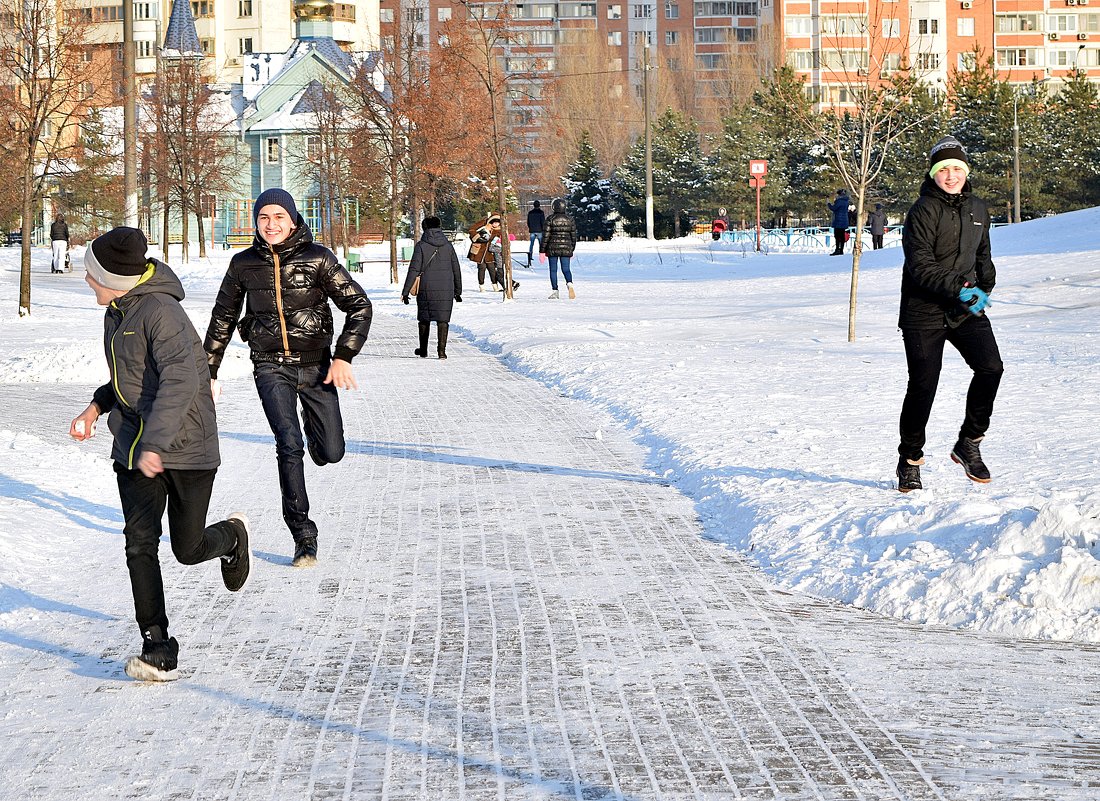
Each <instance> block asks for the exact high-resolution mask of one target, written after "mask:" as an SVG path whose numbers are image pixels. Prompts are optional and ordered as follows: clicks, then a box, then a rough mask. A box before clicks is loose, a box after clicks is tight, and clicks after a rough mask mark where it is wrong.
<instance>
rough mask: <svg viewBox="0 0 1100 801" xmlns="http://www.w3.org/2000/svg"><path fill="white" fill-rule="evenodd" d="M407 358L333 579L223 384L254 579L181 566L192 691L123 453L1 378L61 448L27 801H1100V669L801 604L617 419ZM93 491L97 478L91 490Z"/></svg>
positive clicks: (324, 527)
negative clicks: (157, 641) (140, 534)
mask: <svg viewBox="0 0 1100 801" xmlns="http://www.w3.org/2000/svg"><path fill="white" fill-rule="evenodd" d="M414 336H415V327H414V325H412V324H410V323H408V322H402V323H397V322H395V321H393V320H390V319H387V318H385V317H381V318H380V319H377V320H376V323H375V327H374V329H373V331H372V335H371V343H370V345H369V346H368V349H367V351H366V352H365V353H364V354H363V356H362V357H360V358H359V359H358V360H357V362H356V371H357V375H358V377H359V378H360V382H361V390H360V391H358V392H352V393H344V394H343V402H344V410H345V424H346V434H347V440H348V456H347V458H346V459H345V460H344V462H343V463H341V464H339V465H335V466H330V467H326V468H324V469H316V468H314V467H313V465H312V464H309V465H307V471H308V472H307V481H308V484H309V487H310V491H311V500H312V502H313V507H314V511H315V518H316V519H317V521H318V523H319V525H320V529H321V537H320V554H319V557H320V564H319V566H318V567H317V568H316V569H307V570H296V569H293V568H291V567H290V566H289V553H290V550H291V540H290V537H289V534H288V533H287V531H286V529H285V527H284V525H283V523H282V520H281V518H280V514H279V501H278V489H277V481H276V474H275V460H274V447H273V445H272V444H271V437H270V433H269V431H268V430H267V426H266V421H265V420H264V418H263V415H262V413H261V411H260V406H259V402H258V400H257V399H256V396H255V392H254V389H253V387H252V385H251V382H250V381H248V380H237V381H230V382H227V384H226V387H225V394H224V395H223V398H222V400H221V402H220V405H219V416H220V425H221V430H222V443H223V458H224V463H223V467H222V469H221V472H220V474H219V482H218V484H217V485H216V492H215V498H214V503H213V506H212V514H222V513H228V512H230V511H233V510H238V509H239V510H242V511H244V512H246V513H247V514H248V515H249V516H250V518H251V520H252V522H253V529H254V534H253V546H254V549H255V550H256V557H257V559H256V564H255V567H254V573H253V577H252V581H251V583H250V584H249V586H248V587H247V588H246V589H245V590H244V591H243V592H241V593H240V594H236V595H231V594H229V593H227V592H225V590H224V589H223V588H222V586H221V582H220V579H219V574H218V568H217V565H216V564H207V565H200V566H197V567H183V566H180V565H178V564H176V563H175V562H173V561H172V559H171V553H170V550H169V548H168V547H167V545H165V547H164V548H162V551H161V553H162V559H163V560H164V561H165V563H166V565H165V580H166V585H167V591H168V610H169V615H170V617H171V619H172V633H173V634H174V635H175V636H177V637H178V638H179V640H180V644H181V652H180V668H181V673H182V674H183V678H182V679H181V680H180V681H178V682H175V683H172V684H167V685H144V684H139V683H135V682H132V681H130V680H128V679H127V678H126V677H125V676H124V674H123V673H122V663H123V661H124V659H125V657H126V656H127V655H129V654H130V653H132V652H133V651H134V650H135V647H136V646H137V645H138V640H137V632H136V629H135V626H134V624H133V622H132V603H131V600H130V595H129V586H128V582H127V578H126V573H125V567H124V564H123V554H122V539H121V534H120V530H121V518H120V515H119V513H118V500H117V496H116V495H115V494H114V485H113V480H112V478H111V476H110V471H109V464H108V462H107V459H106V456H105V454H106V452H107V447H106V441H105V438H106V431H105V430H104V431H103V432H102V433H101V437H103V440H104V441H99V442H98V443H97V453H99V455H98V456H95V457H92V456H89V455H88V453H89V450H88V449H87V448H84V449H83V450H81V449H80V448H78V447H77V446H75V445H73V444H72V443H71V442H70V441H68V439H67V437H65V435H64V432H65V428H66V425H67V421H68V420H69V419H70V418H71V417H72V415H73V414H75V413H76V412H77V411H79V409H80V408H82V407H83V404H84V402H85V400H86V397H87V395H86V394H84V388H80V391H79V392H76V388H74V387H72V386H66V385H47V384H39V385H29V386H28V385H10V384H9V385H7V386H5V387H4V395H5V403H4V404H3V409H2V411H0V429H3V430H6V431H14V432H32V433H31V434H30V435H28V436H31V437H33V438H34V439H33V441H31V447H28V446H26V443H25V442H24V441H23V440H21V439H19V438H18V437H17V438H16V440H15V441H14V442H13V444H12V447H11V451H10V453H9V455H8V456H6V457H4V462H3V464H4V467H3V471H2V472H3V475H0V490H2V493H3V495H4V496H6V498H7V500H9V501H11V500H16V501H18V502H19V503H22V504H24V506H25V514H27V515H35V516H36V518H48V519H49V520H50V521H51V527H52V530H54V531H56V536H57V541H55V542H50V543H44V544H43V548H42V553H41V555H40V558H35V557H36V555H34V554H31V555H29V556H28V558H27V560H26V565H25V567H23V568H22V569H21V570H20V571H19V573H18V574H17V575H15V576H13V577H12V580H13V581H18V582H20V586H9V587H8V588H7V590H6V592H5V594H4V595H3V596H2V597H3V598H5V599H7V598H12V599H15V601H14V602H13V603H11V604H5V606H4V607H3V608H0V715H2V718H0V788H2V789H3V793H2V795H3V797H4V798H10V799H47V798H74V799H130V798H141V799H271V800H272V801H284V800H285V799H322V798H324V799H330V798H344V799H375V798H379V799H382V798H384V799H392V800H393V801H397V800H398V799H501V800H502V801H503V800H504V799H508V801H511V800H512V799H536V798H571V799H696V798H699V799H713V800H714V801H717V800H718V799H785V800H786V799H790V800H792V801H793V800H794V799H867V800H868V801H880V800H881V799H941V798H944V799H956V798H959V799H987V798H988V799H1016V798H1019V799H1032V800H1034V799H1059V801H1066V800H1067V799H1078V798H1079V799H1086V798H1095V797H1096V794H1097V793H1100V744H1098V743H1097V741H1096V739H1095V736H1094V735H1095V731H1096V724H1095V720H1094V717H1095V709H1096V706H1095V703H1096V701H1097V695H1096V692H1095V690H1094V686H1093V683H1094V679H1095V676H1096V665H1097V661H1098V658H1100V654H1098V650H1100V649H1097V648H1096V647H1090V646H1081V645H1072V644H1060V643H1046V642H1034V641H1026V642H1022V641H1017V640H1011V639H1007V638H996V637H989V636H982V635H977V634H973V633H965V632H956V631H948V630H942V629H928V628H922V627H917V626H912V625H907V624H904V623H898V622H895V621H891V620H886V619H882V618H878V617H874V616H871V615H869V614H866V613H862V612H860V611H858V610H853V609H850V608H845V607H841V606H838V605H835V604H832V603H823V602H819V601H815V600H813V599H810V598H806V597H800V596H794V595H791V594H789V593H787V592H784V591H782V590H780V589H777V588H776V587H775V586H774V585H773V584H771V583H770V582H769V581H768V580H767V579H766V577H763V576H762V575H761V574H760V573H758V572H757V571H756V570H755V569H753V568H751V567H749V566H747V565H746V564H745V563H743V562H742V561H741V560H739V559H738V557H737V555H736V554H734V553H732V552H730V551H729V550H728V549H726V548H723V547H722V546H720V545H718V544H715V543H712V542H708V541H705V540H704V539H702V538H701V536H700V532H701V528H700V525H699V523H698V521H697V519H696V516H695V512H694V509H693V506H692V504H691V503H690V502H689V501H688V500H687V499H685V498H684V497H683V496H681V495H680V494H678V493H677V492H676V491H675V490H673V489H671V488H670V487H669V486H668V485H667V483H666V482H664V481H663V480H662V479H660V478H659V477H657V476H654V475H653V474H651V473H650V472H648V471H647V470H646V468H645V467H644V454H643V453H642V451H641V450H640V449H639V448H638V447H637V446H635V445H634V444H632V443H631V442H630V441H629V440H628V439H627V438H626V437H625V435H624V434H623V433H622V432H621V431H620V430H618V429H617V428H616V427H615V426H614V425H613V424H612V423H611V422H610V420H609V418H607V417H605V416H603V415H602V414H601V413H599V412H596V411H593V409H592V408H591V407H589V406H586V405H585V404H583V403H580V402H577V401H573V400H569V399H566V398H563V397H561V396H560V395H558V394H557V393H555V392H553V391H551V390H548V389H546V388H545V387H543V386H542V385H540V384H538V383H536V382H534V381H532V380H529V379H526V378H522V377H519V376H517V375H515V374H512V373H510V372H508V371H507V370H506V369H505V368H504V367H503V366H502V365H501V364H500V363H499V361H498V360H496V359H494V358H492V357H490V356H486V355H483V354H481V353H478V352H477V351H475V350H473V349H471V348H469V347H467V346H465V345H464V344H463V343H462V342H461V341H460V340H457V339H456V340H455V341H452V343H451V345H450V348H449V351H450V356H451V358H450V359H449V360H448V361H446V362H439V361H437V360H436V359H434V358H429V359H426V360H424V359H418V358H415V357H414V356H413V355H412V348H413V347H414ZM434 346H435V343H434V331H433V340H432V343H431V345H430V350H431V352H433V353H434ZM74 394H75V395H76V396H77V397H75V398H74ZM21 442H22V443H23V444H22V445H20V443H21ZM34 449H38V454H37V456H36V457H34V458H31V457H28V458H26V459H25V460H22V457H21V455H20V454H21V453H23V451H24V450H34ZM43 454H45V455H43ZM69 471H80V472H81V474H89V475H91V474H93V473H94V475H95V476H96V477H97V478H96V479H95V480H88V479H84V480H82V481H81V482H80V484H79V488H82V489H83V490H84V492H85V495H86V497H85V496H80V495H78V494H74V492H73V491H72V487H71V482H68V481H67V480H66V474H67V473H68V472H69ZM91 490H95V491H94V492H93V491H91ZM58 576H67V577H68V578H67V580H64V581H62V580H59V579H58V578H57V577H58ZM45 577H49V578H50V580H48V581H46V580H45ZM41 587H46V588H48V590H49V594H47V595H44V594H41V589H40V588H41ZM58 588H63V589H58Z"/></svg>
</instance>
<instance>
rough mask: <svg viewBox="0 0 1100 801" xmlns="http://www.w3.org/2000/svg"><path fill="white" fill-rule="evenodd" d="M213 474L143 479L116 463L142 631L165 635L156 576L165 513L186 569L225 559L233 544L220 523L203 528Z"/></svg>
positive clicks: (228, 527)
mask: <svg viewBox="0 0 1100 801" xmlns="http://www.w3.org/2000/svg"><path fill="white" fill-rule="evenodd" d="M217 472H218V471H217V470H165V471H164V472H163V473H160V474H159V475H156V476H154V477H153V478H146V477H145V476H144V475H143V474H142V472H141V471H140V470H127V469H126V468H125V467H123V466H122V465H120V464H119V463H118V462H115V476H116V478H117V479H118V495H119V498H120V499H121V500H122V514H123V517H125V519H126V525H125V528H124V529H123V534H124V535H125V537H126V567H127V569H128V570H129V571H130V587H131V589H132V590H133V592H134V611H135V614H136V617H137V623H138V626H139V628H140V630H141V631H143V632H144V631H147V630H148V629H149V627H150V626H160V627H161V629H162V630H163V631H164V632H165V633H166V634H167V632H168V616H167V615H166V614H165V611H164V583H163V581H162V580H161V575H160V559H159V558H158V556H157V550H158V548H159V546H160V535H161V533H162V529H161V518H163V517H164V509H165V507H166V506H167V508H168V535H169V538H170V539H171V541H172V553H173V554H175V556H176V560H177V561H179V562H182V563H183V564H185V565H197V564H198V563H199V562H205V561H207V560H208V559H216V558H217V557H219V556H223V555H224V554H227V553H229V552H230V551H232V550H233V548H234V546H235V545H236V544H237V531H236V529H235V527H234V525H233V524H232V523H230V522H229V521H227V520H223V521H221V522H219V523H215V524H214V525H212V526H207V525H206V512H207V509H208V508H209V507H210V491H211V490H212V489H213V487H214V474H215V473H217Z"/></svg>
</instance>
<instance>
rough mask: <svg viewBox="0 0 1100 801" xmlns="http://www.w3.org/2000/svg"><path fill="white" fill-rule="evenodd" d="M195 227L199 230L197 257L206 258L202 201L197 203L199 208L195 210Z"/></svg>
mask: <svg viewBox="0 0 1100 801" xmlns="http://www.w3.org/2000/svg"><path fill="white" fill-rule="evenodd" d="M195 227H196V228H197V229H198V232H199V258H200V259H205V258H206V226H205V225H204V224H203V219H202V203H201V202H200V203H199V208H198V210H197V211H196V212H195Z"/></svg>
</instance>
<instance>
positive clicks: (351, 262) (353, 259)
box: [348, 253, 363, 273]
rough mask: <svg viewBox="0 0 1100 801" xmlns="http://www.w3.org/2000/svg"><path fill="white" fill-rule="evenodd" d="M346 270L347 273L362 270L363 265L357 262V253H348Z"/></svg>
mask: <svg viewBox="0 0 1100 801" xmlns="http://www.w3.org/2000/svg"><path fill="white" fill-rule="evenodd" d="M348 272H349V273H361V272H363V265H362V264H360V263H359V254H358V253H349V254H348Z"/></svg>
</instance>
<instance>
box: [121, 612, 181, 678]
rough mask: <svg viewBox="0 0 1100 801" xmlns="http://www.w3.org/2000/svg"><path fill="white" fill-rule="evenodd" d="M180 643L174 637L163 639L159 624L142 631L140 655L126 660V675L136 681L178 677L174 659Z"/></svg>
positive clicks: (178, 651)
mask: <svg viewBox="0 0 1100 801" xmlns="http://www.w3.org/2000/svg"><path fill="white" fill-rule="evenodd" d="M179 653H180V645H179V643H178V642H176V638H175V637H169V638H167V639H165V636H164V632H163V631H161V628H160V626H150V627H149V630H148V631H145V632H142V636H141V656H131V657H130V658H129V659H127V660H126V675H127V676H129V677H130V678H131V679H136V680H137V681H174V680H176V679H178V678H179V677H180V674H179V671H178V670H177V669H176V659H177V657H178V656H179Z"/></svg>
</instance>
